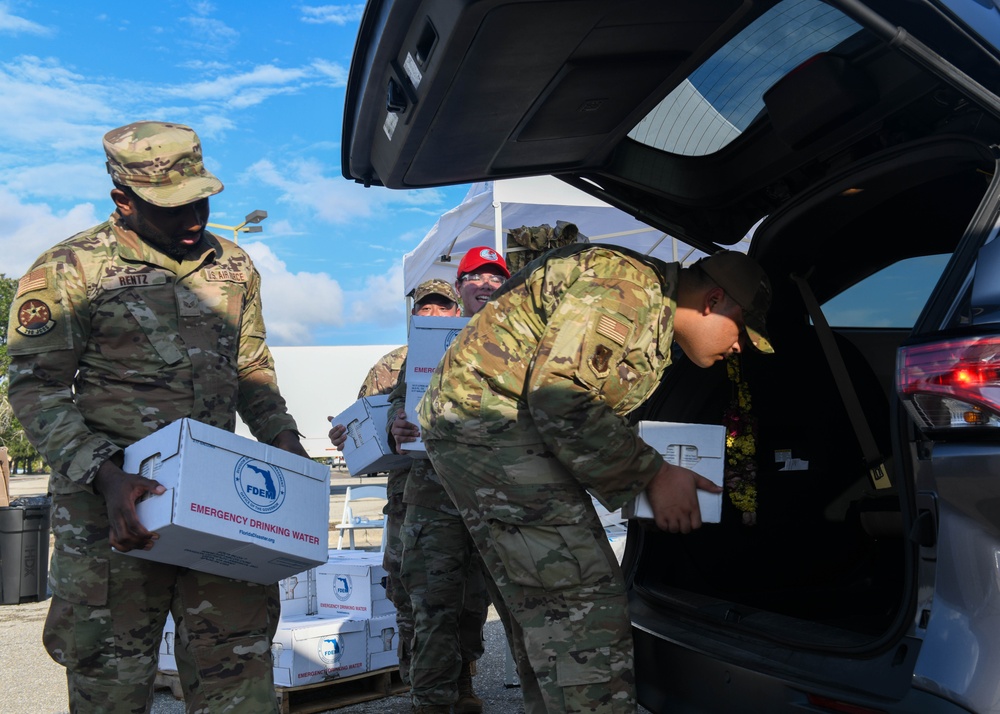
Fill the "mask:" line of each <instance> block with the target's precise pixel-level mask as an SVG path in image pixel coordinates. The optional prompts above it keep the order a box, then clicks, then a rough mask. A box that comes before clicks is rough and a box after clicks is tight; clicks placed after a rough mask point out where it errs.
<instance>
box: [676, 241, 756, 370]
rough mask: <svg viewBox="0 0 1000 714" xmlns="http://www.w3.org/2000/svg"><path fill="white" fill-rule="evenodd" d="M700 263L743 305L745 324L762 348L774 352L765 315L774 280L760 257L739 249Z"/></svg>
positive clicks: (715, 254) (726, 251)
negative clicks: (759, 259)
mask: <svg viewBox="0 0 1000 714" xmlns="http://www.w3.org/2000/svg"><path fill="white" fill-rule="evenodd" d="M695 265H696V266H698V267H699V268H701V269H702V271H703V272H704V273H705V275H707V276H708V277H710V278H711V279H712V280H713V281H715V284H716V285H718V286H719V287H720V288H722V289H723V290H725V291H726V294H727V295H728V296H729V297H731V298H732V299H733V300H735V301H736V303H737V304H738V305H739V306H740V307H742V308H743V324H744V325H745V326H746V331H747V335H749V337H750V343H751V344H752V345H753V346H754V348H756V350H757V351H758V352H764V353H765V354H770V353H772V352H774V348H773V347H772V346H771V341H770V340H769V339H768V337H767V330H766V325H765V316H766V315H767V310H768V308H770V307H771V281H770V280H768V277H767V273H765V272H764V269H763V268H761V267H760V266H759V265H758V264H757V261H755V260H754V259H753V258H750V257H749V256H746V255H744V254H743V253H740V252H739V251H735V250H724V251H720V252H718V253H714V254H712V255H710V256H708V257H707V258H702V259H701V260H699V261H698V262H697V263H695Z"/></svg>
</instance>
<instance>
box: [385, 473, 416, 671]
mask: <svg viewBox="0 0 1000 714" xmlns="http://www.w3.org/2000/svg"><path fill="white" fill-rule="evenodd" d="M408 471H409V469H403V470H401V471H392V472H390V473H389V476H388V478H387V479H386V496H387V498H388V500H387V501H386V504H385V507H384V508H383V509H382V513H384V514H385V552H384V553H383V554H382V567H383V568H385V572H386V581H385V594H386V597H387V598H389V600H390V601H392V604H393V605H395V606H396V629H397V630H398V631H399V646H398V647H397V648H396V654H397V655H398V657H399V676H400V679H402V680H403V683H404V684H409V683H410V647H411V645H412V642H413V609H412V608H411V607H410V595H409V593H407V592H406V588H405V587H404V585H403V583H402V582H401V581H400V577H399V569H400V564H401V563H402V560H403V543H402V541H401V540H400V538H399V535H400V529H401V528H402V527H403V518H405V516H406V504H405V503H403V488H404V487H405V486H406V474H407V472H408Z"/></svg>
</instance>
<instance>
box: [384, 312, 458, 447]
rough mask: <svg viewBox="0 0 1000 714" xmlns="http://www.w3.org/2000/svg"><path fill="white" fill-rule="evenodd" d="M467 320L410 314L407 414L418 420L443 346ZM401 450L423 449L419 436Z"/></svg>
mask: <svg viewBox="0 0 1000 714" xmlns="http://www.w3.org/2000/svg"><path fill="white" fill-rule="evenodd" d="M468 322H469V318H467V317H430V316H428V315H412V316H411V317H410V335H409V338H408V339H407V343H406V344H407V349H406V405H405V408H406V418H407V419H408V420H409V421H411V422H413V423H414V424H416V423H417V419H416V416H417V404H418V403H419V402H420V398H421V397H422V396H424V392H426V391H427V387H428V386H429V385H430V383H431V375H433V374H434V370H435V369H436V368H437V366H438V363H439V362H440V361H441V358H442V357H444V353H445V350H447V349H448V347H449V346H450V345H451V343H452V341H453V340H454V339H455V337H456V336H457V335H458V333H459V332H461V331H462V328H463V327H465V326H466V325H467V324H468ZM400 448H401V449H402V450H403V451H416V452H419V453H421V454H422V453H424V444H423V442H422V441H421V440H420V439H418V440H416V441H412V442H409V443H406V444H403V445H402V446H401V447H400Z"/></svg>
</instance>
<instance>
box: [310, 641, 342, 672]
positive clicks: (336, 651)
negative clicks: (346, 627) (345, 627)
mask: <svg viewBox="0 0 1000 714" xmlns="http://www.w3.org/2000/svg"><path fill="white" fill-rule="evenodd" d="M316 654H318V655H319V660H320V662H322V663H323V664H325V665H326V666H327V667H333V666H334V665H336V664H337V663H338V662H339V661H340V658H341V657H343V656H344V638H343V637H341V636H340V635H330V636H329V637H324V638H322V639H320V641H319V645H317V647H316Z"/></svg>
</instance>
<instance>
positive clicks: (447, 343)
mask: <svg viewBox="0 0 1000 714" xmlns="http://www.w3.org/2000/svg"><path fill="white" fill-rule="evenodd" d="M459 332H461V330H448V334H447V335H445V338H444V348H445V349H448V348H449V347H451V343H452V342H454V341H455V338H456V337H458V333H459Z"/></svg>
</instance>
